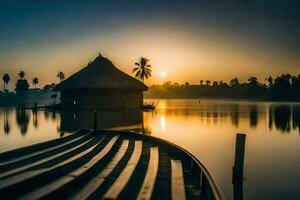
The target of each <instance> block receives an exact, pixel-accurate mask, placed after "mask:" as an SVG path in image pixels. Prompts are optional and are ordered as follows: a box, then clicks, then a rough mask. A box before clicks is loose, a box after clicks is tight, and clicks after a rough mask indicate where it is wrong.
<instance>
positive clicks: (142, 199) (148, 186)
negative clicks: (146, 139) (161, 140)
mask: <svg viewBox="0 0 300 200" xmlns="http://www.w3.org/2000/svg"><path fill="white" fill-rule="evenodd" d="M158 162H159V154H158V148H157V147H152V148H151V149H150V159H149V164H148V168H147V172H146V176H145V179H144V182H143V185H142V188H141V190H140V192H139V194H138V197H137V199H138V200H149V199H151V196H152V192H153V189H154V185H155V181H156V176H157V172H158Z"/></svg>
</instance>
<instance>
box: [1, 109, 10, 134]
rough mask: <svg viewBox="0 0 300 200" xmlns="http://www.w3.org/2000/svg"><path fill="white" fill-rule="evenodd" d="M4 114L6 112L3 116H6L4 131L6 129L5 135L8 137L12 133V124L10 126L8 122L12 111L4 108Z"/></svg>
mask: <svg viewBox="0 0 300 200" xmlns="http://www.w3.org/2000/svg"><path fill="white" fill-rule="evenodd" d="M3 112H4V114H3V115H4V117H3V119H4V122H3V129H4V133H5V134H7V135H8V134H9V132H10V124H9V120H8V118H9V115H10V110H9V109H7V108H4V110H3Z"/></svg>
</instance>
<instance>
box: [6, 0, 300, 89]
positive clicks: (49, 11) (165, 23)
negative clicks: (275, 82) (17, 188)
mask: <svg viewBox="0 0 300 200" xmlns="http://www.w3.org/2000/svg"><path fill="white" fill-rule="evenodd" d="M98 52H101V53H102V54H103V55H104V56H106V57H109V58H110V59H111V60H112V62H113V63H114V64H115V65H116V66H117V67H119V68H120V69H121V70H123V71H125V72H127V73H130V74H131V68H132V66H133V63H134V62H135V61H136V60H137V59H138V58H139V57H140V56H145V57H147V58H149V59H150V60H151V64H152V66H153V77H152V78H151V79H150V80H148V81H147V83H148V84H153V83H162V82H164V81H167V80H170V81H177V82H180V83H182V82H185V81H189V82H191V83H199V80H201V79H204V80H207V79H210V80H225V81H229V80H230V79H231V78H232V77H239V78H240V79H241V80H246V78H247V77H249V76H257V77H258V78H259V79H260V80H263V78H264V77H266V76H267V75H274V76H275V75H278V74H281V73H291V74H298V73H300V3H297V1H288V0H286V1H283V0H265V1H263V0H252V1H250V0H245V1H243V3H242V2H241V1H239V0H231V1H222V0H217V1H213V0H205V1H204V0H203V1H201V0H198V1H183V0H179V1H175V0H164V1H163V0H161V1H159V0H147V1H142V0H135V1H125V0H119V1H116V0H114V1H111V0H107V1H106V0H102V1H101V0H97V1H96V0H81V1H76V0H72V1H66V0H65V1H63V0H34V1H33V0H26V1H23V0H19V1H16V0H8V1H4V0H0V73H1V76H2V75H3V73H5V72H7V73H9V74H10V75H11V77H12V78H13V81H12V82H11V84H10V87H11V88H12V87H13V86H14V82H15V79H16V74H17V73H18V71H19V70H24V71H25V72H26V74H27V78H28V79H30V80H31V79H32V78H33V77H35V76H36V77H38V78H39V79H40V82H41V85H43V84H45V83H47V82H57V78H56V73H57V72H58V71H63V72H65V73H66V75H67V76H68V75H71V74H72V73H73V72H75V71H77V70H79V69H80V68H82V67H84V66H86V65H87V63H88V62H89V61H90V60H92V59H94V58H95V56H97V54H98ZM163 72H165V74H166V77H162V73H163Z"/></svg>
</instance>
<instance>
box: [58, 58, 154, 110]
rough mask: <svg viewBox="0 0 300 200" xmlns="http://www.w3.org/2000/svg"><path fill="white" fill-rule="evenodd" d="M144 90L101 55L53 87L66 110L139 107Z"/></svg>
mask: <svg viewBox="0 0 300 200" xmlns="http://www.w3.org/2000/svg"><path fill="white" fill-rule="evenodd" d="M147 89H148V87H147V86H146V85H145V84H143V83H142V82H140V81H138V80H137V79H135V78H133V77H131V76H129V75H128V74H126V73H124V72H122V71H120V70H119V69H118V68H116V67H115V66H114V65H113V63H112V62H111V61H110V60H109V59H107V58H105V57H103V56H101V55H99V56H98V57H97V58H96V59H95V60H94V61H93V62H91V63H89V64H88V65H87V67H85V68H83V69H82V70H80V71H78V72H77V73H75V74H73V75H72V76H70V77H69V78H68V79H66V80H65V81H63V82H61V83H60V84H58V85H57V86H56V87H55V90H56V91H60V92H61V103H62V106H64V107H68V108H70V107H72V108H74V107H76V108H133V107H134V108H136V107H140V106H142V101H143V91H145V90H147Z"/></svg>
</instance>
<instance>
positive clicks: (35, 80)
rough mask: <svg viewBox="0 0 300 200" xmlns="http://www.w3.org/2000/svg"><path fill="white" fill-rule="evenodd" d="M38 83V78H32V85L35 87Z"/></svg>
mask: <svg viewBox="0 0 300 200" xmlns="http://www.w3.org/2000/svg"><path fill="white" fill-rule="evenodd" d="M38 83H39V79H38V78H34V79H33V80H32V84H33V85H34V87H36V85H37V84H38Z"/></svg>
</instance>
